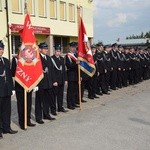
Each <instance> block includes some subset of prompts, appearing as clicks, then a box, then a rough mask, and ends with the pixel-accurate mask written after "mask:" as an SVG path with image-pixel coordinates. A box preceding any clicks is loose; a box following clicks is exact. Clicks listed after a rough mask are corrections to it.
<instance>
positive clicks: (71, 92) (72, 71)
mask: <svg viewBox="0 0 150 150" xmlns="http://www.w3.org/2000/svg"><path fill="white" fill-rule="evenodd" d="M69 48H70V52H69V53H68V54H67V55H66V56H65V65H66V67H67V77H68V87H67V108H68V109H75V107H79V106H78V105H76V102H77V100H78V64H79V61H78V59H77V52H76V51H77V49H76V48H77V43H76V42H71V43H69Z"/></svg>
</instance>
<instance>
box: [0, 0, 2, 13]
mask: <svg viewBox="0 0 150 150" xmlns="http://www.w3.org/2000/svg"><path fill="white" fill-rule="evenodd" d="M1 10H2V0H0V11H1Z"/></svg>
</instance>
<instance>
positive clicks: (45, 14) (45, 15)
mask: <svg viewBox="0 0 150 150" xmlns="http://www.w3.org/2000/svg"><path fill="white" fill-rule="evenodd" d="M43 2H44V15H43V16H42V15H40V14H39V11H38V16H39V17H41V18H46V17H47V13H46V10H47V9H46V0H43ZM38 8H39V1H38ZM38 10H39V9H38Z"/></svg>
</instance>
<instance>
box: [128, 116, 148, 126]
mask: <svg viewBox="0 0 150 150" xmlns="http://www.w3.org/2000/svg"><path fill="white" fill-rule="evenodd" d="M129 120H131V121H134V122H137V123H140V124H144V125H148V126H150V122H147V121H145V120H143V119H138V118H129Z"/></svg>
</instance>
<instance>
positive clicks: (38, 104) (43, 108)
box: [35, 89, 55, 120]
mask: <svg viewBox="0 0 150 150" xmlns="http://www.w3.org/2000/svg"><path fill="white" fill-rule="evenodd" d="M54 105H55V104H54V93H53V89H39V90H38V91H37V92H36V98H35V118H36V120H42V112H43V117H47V116H49V108H51V111H52V109H53V108H54Z"/></svg>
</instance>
